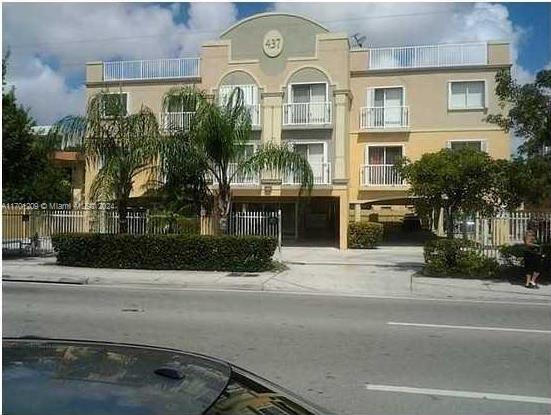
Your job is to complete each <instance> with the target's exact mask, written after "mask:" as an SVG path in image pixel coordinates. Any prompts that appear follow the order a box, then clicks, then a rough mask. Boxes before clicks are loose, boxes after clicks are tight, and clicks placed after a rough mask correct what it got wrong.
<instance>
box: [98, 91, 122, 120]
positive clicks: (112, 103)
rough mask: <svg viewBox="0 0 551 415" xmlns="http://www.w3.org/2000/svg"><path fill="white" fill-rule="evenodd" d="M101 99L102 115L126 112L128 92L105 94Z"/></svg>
mask: <svg viewBox="0 0 551 415" xmlns="http://www.w3.org/2000/svg"><path fill="white" fill-rule="evenodd" d="M102 100H103V116H104V117H114V116H116V115H126V114H128V94H126V93H122V94H119V93H117V94H105V95H103V97H102Z"/></svg>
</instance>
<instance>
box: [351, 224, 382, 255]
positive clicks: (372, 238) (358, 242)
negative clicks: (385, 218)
mask: <svg viewBox="0 0 551 415" xmlns="http://www.w3.org/2000/svg"><path fill="white" fill-rule="evenodd" d="M382 240H383V225H381V224H380V223H375V222H351V223H350V224H349V225H348V247H349V248H360V249H365V248H375V246H377V244H378V243H379V242H381V241H382Z"/></svg>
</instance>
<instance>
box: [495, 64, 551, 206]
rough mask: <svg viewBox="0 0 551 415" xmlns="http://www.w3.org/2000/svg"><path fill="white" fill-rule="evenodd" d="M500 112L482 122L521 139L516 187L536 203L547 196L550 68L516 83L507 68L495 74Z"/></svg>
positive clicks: (550, 184)
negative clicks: (522, 83)
mask: <svg viewBox="0 0 551 415" xmlns="http://www.w3.org/2000/svg"><path fill="white" fill-rule="evenodd" d="M496 82H497V85H496V94H497V96H498V98H499V106H500V108H501V110H502V114H492V115H489V116H488V117H487V118H486V121H488V122H490V123H493V124H497V125H499V126H500V127H502V128H503V129H505V131H507V132H509V131H511V132H512V133H513V134H514V135H515V136H517V137H521V138H522V139H523V143H522V145H521V146H520V147H519V155H518V156H517V157H515V159H514V164H515V168H514V169H515V170H516V173H517V175H516V180H519V181H520V183H522V186H517V187H518V188H519V189H518V190H519V192H520V193H519V194H520V195H522V198H523V200H525V201H529V202H532V203H538V202H540V201H542V200H544V199H545V198H548V197H551V151H550V150H551V70H543V71H540V72H539V73H538V74H537V75H536V80H535V81H534V82H533V83H528V84H524V85H519V84H518V83H516V82H515V81H514V80H513V79H512V77H511V74H510V72H509V71H508V70H501V71H500V72H498V73H497V75H496Z"/></svg>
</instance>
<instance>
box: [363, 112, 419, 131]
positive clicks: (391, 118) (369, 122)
mask: <svg viewBox="0 0 551 415" xmlns="http://www.w3.org/2000/svg"><path fill="white" fill-rule="evenodd" d="M407 127H409V107H407V106H397V107H362V108H361V109H360V128H361V129H371V128H373V129H385V128H386V129H392V128H407Z"/></svg>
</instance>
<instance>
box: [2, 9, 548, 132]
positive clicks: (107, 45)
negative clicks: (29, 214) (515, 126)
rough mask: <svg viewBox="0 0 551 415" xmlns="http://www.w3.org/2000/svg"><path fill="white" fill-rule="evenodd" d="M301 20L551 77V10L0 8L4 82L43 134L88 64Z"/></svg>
mask: <svg viewBox="0 0 551 415" xmlns="http://www.w3.org/2000/svg"><path fill="white" fill-rule="evenodd" d="M265 11H286V12H293V13H299V14H302V15H305V16H309V17H311V18H314V19H316V20H317V21H319V22H320V23H322V24H324V25H326V26H327V27H329V28H330V29H331V30H338V31H346V32H348V34H349V35H352V34H354V33H361V34H362V35H364V36H366V39H367V40H366V43H367V45H366V46H396V45H415V44H427V43H437V42H452V41H468V40H492V39H496V40H497V39H499V40H502V39H506V40H509V41H511V43H512V53H513V59H514V63H515V65H514V73H515V75H516V77H517V79H519V81H521V82H526V81H529V80H530V79H532V78H533V77H534V75H535V73H536V72H537V71H538V70H540V69H542V68H544V67H551V40H550V39H551V28H550V25H551V4H549V3H547V4H546V3H503V4H502V3H476V4H474V3H440V4H439V3H339V4H337V3H323V4H319V3H237V4H234V3H79V4H77V3H50V4H47V3H4V4H3V7H2V12H3V13H2V20H3V22H2V23H3V29H2V30H3V40H2V43H3V45H2V46H3V50H4V51H6V49H7V48H8V47H9V49H10V51H11V56H10V59H9V68H8V82H9V83H10V84H11V85H14V86H15V88H16V95H17V97H18V99H19V100H20V102H22V103H23V104H24V105H25V106H27V107H29V108H30V109H31V113H32V115H33V117H34V118H35V120H36V122H37V123H38V124H48V123H51V122H53V121H55V120H56V119H58V118H60V117H62V116H64V115H67V114H70V113H81V112H82V111H83V109H84V106H85V99H84V85H83V84H84V72H85V62H89V61H98V60H103V61H107V60H117V59H140V58H158V57H179V56H185V55H194V54H197V53H198V50H199V46H200V44H201V42H203V41H206V40H209V39H216V38H217V37H218V35H219V34H220V33H221V32H222V31H223V30H224V29H226V28H227V27H228V26H229V25H231V24H233V23H234V22H236V21H238V20H240V19H242V18H244V17H247V16H250V15H253V14H256V13H261V12H265Z"/></svg>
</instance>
